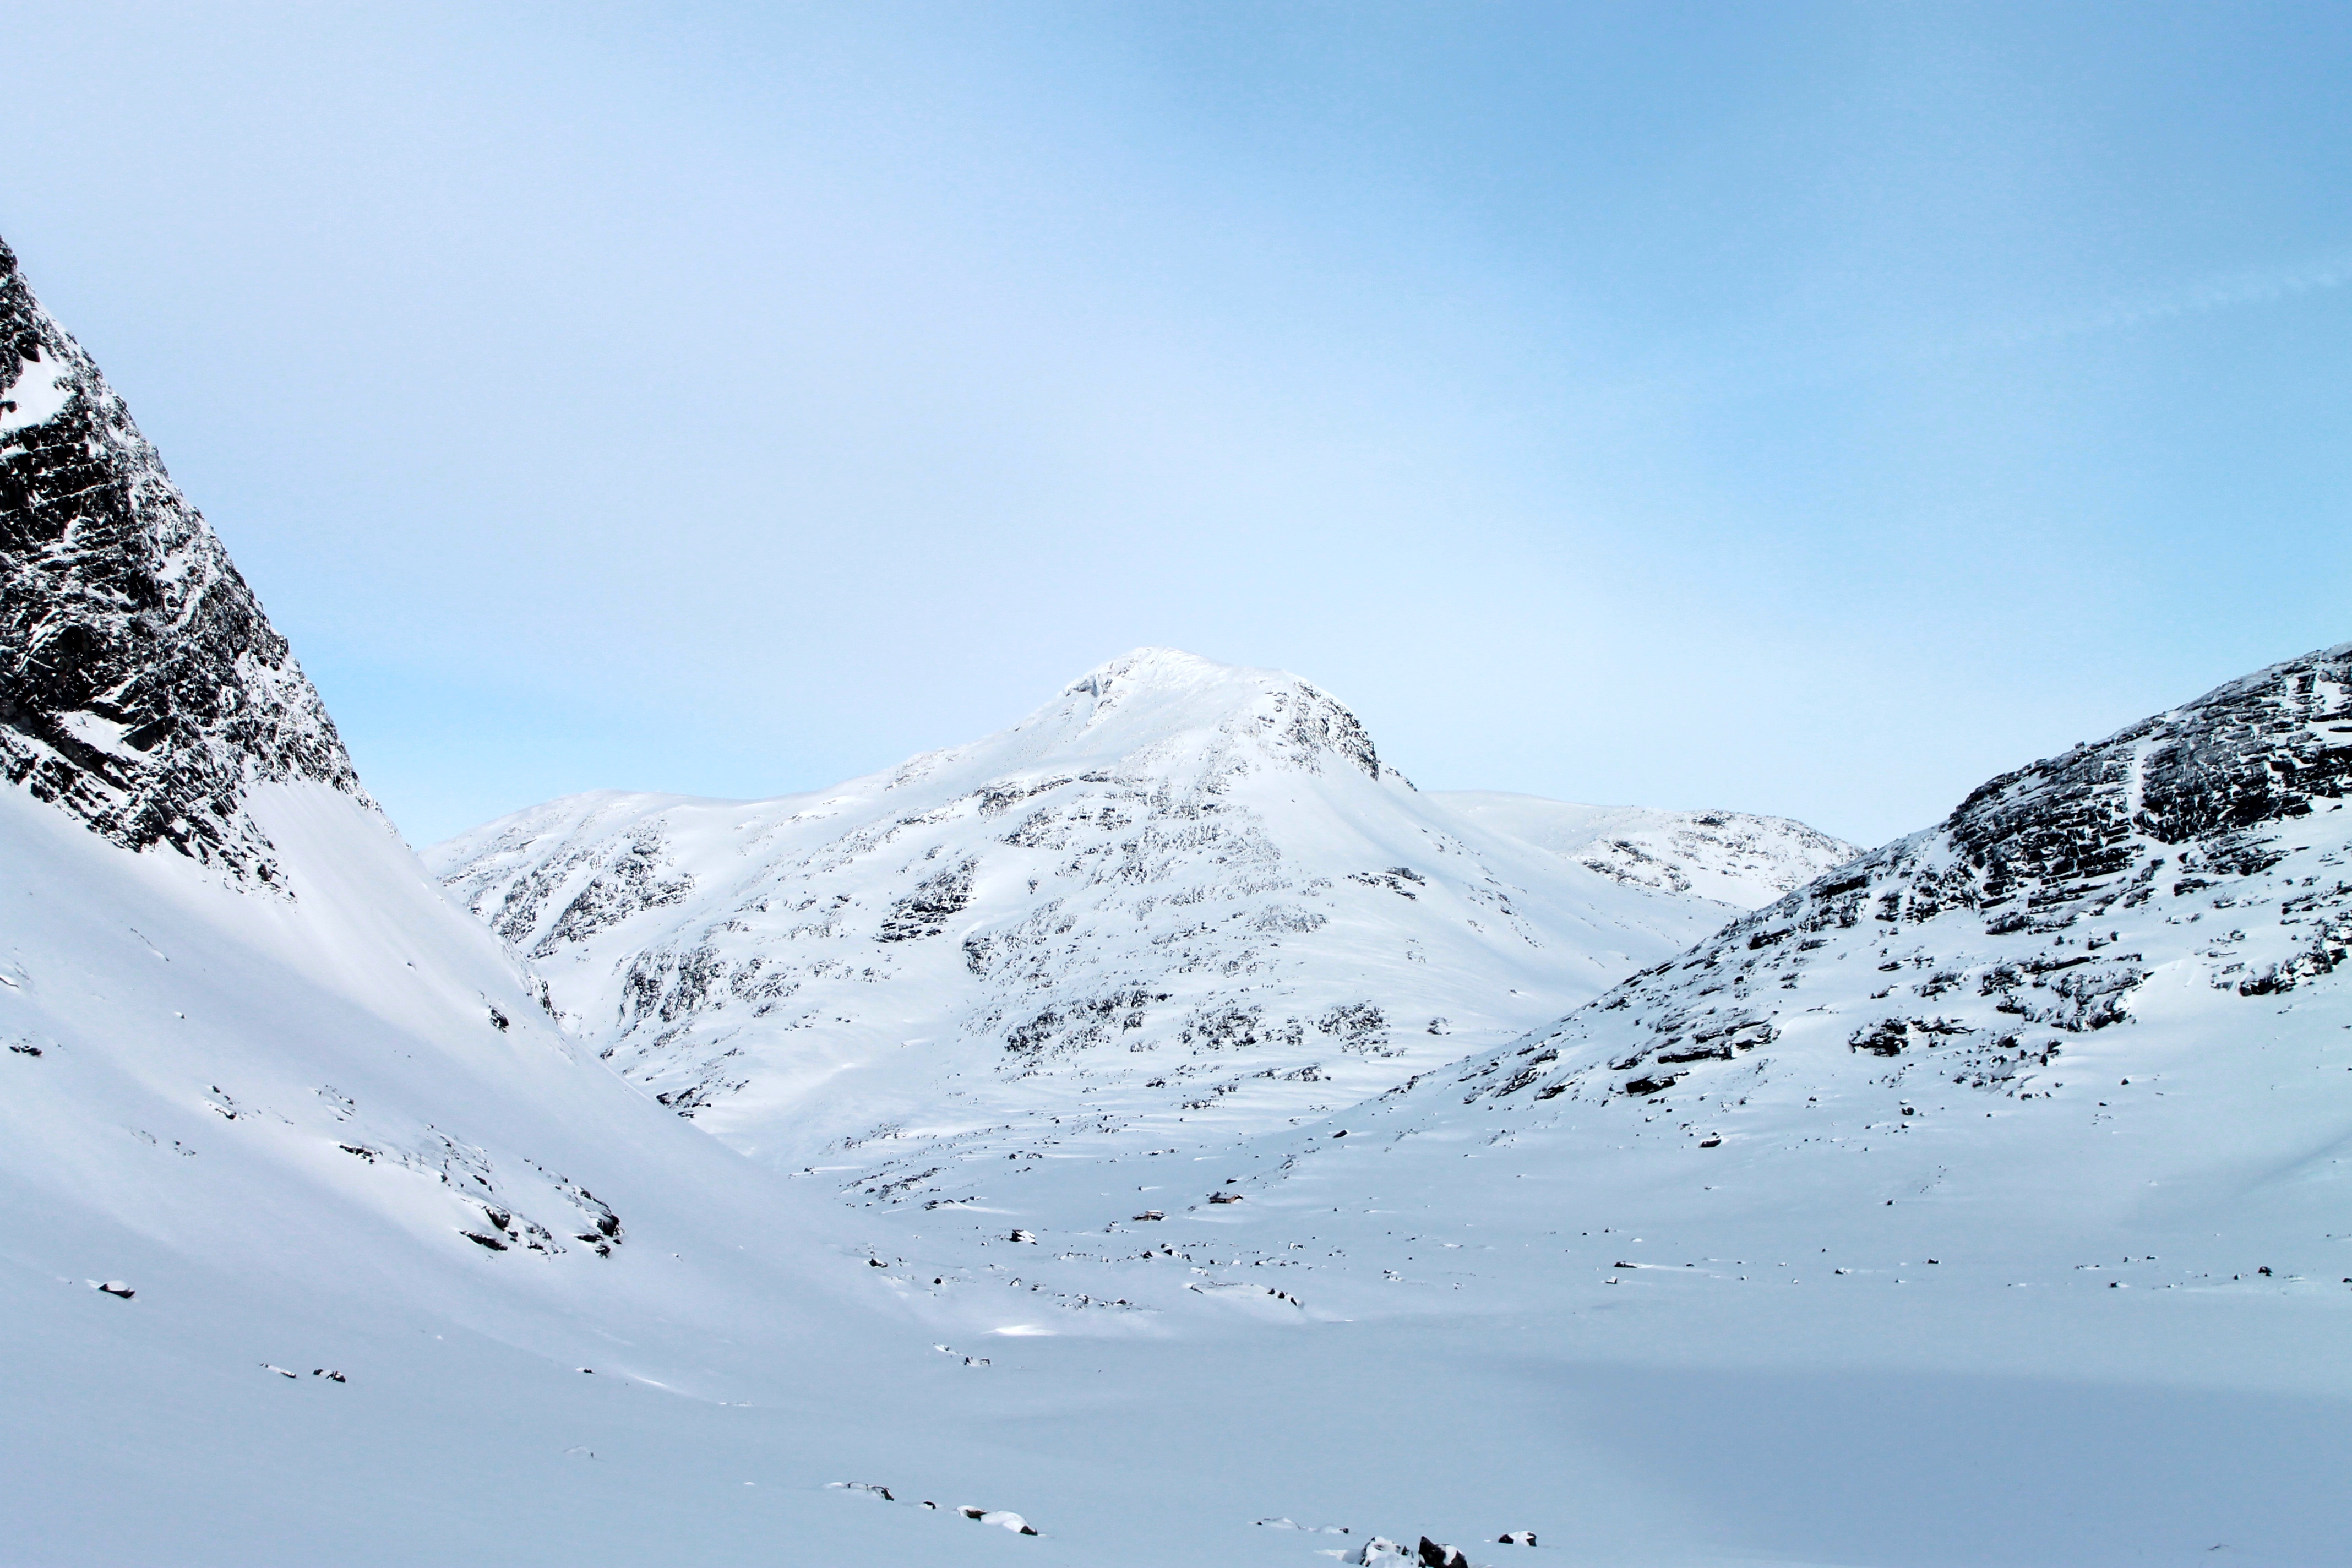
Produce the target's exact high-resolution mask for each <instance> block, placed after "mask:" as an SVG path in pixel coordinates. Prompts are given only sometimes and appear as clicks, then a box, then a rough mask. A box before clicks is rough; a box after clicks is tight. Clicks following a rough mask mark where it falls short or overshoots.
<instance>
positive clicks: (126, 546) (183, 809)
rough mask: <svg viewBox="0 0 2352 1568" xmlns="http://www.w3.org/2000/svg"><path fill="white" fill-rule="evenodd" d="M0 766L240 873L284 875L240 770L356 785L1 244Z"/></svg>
mask: <svg viewBox="0 0 2352 1568" xmlns="http://www.w3.org/2000/svg"><path fill="white" fill-rule="evenodd" d="M0 773H5V777H6V779H7V781H8V783H10V784H17V785H21V786H23V787H24V788H26V790H28V791H30V792H31V794H32V795H34V796H35V797H36V798H37V799H39V800H43V801H47V802H48V803H50V804H52V805H56V806H57V807H58V809H59V810H61V811H64V812H66V813H67V814H68V816H72V817H74V818H75V819H76V820H77V821H79V822H80V823H82V824H83V825H84V826H88V827H89V829H90V830H91V831H92V832H95V833H98V834H100V835H102V836H103V837H107V838H109V839H110V840H112V841H113V842H115V843H117V844H120V845H122V846H123V847H126V848H131V849H139V850H143V849H149V848H152V847H155V846H157V845H167V846H169V847H172V848H173V849H176V850H178V851H179V852H180V853H181V854H183V855H186V856H188V857H190V858H193V859H195V860H198V861H201V862H203V863H205V864H206V865H210V866H215V867H219V868H223V869H224V870H226V871H227V872H228V873H229V874H230V875H231V876H232V877H234V878H235V879H237V880H239V881H240V882H244V883H247V884H248V885H252V884H268V885H277V884H278V883H279V881H280V877H279V871H278V866H277V862H276V858H275V855H274V853H273V848H272V846H271V844H270V842H269V840H268V837H267V836H266V835H265V834H264V833H263V832H262V830H261V828H260V827H259V826H257V824H256V823H255V822H254V821H253V820H252V819H251V817H250V816H247V813H246V811H245V808H244V800H245V795H246V792H247V789H248V788H249V787H250V786H251V785H253V784H259V783H265V782H266V783H280V782H285V781H289V780H313V781H316V782H318V783H321V784H328V785H331V786H332V787H333V788H335V789H339V790H341V791H343V792H344V793H346V794H348V795H352V797H353V798H355V799H358V800H360V801H362V802H365V801H366V798H367V797H366V796H365V795H364V794H363V793H362V791H361V788H360V784H359V779H358V776H357V774H356V773H353V771H352V763H351V759H350V757H349V756H348V755H346V754H345V752H344V751H343V745H342V742H341V738H340V737H338V736H337V734H336V733H335V727H334V724H333V722H332V721H331V720H330V719H329V718H328V717H327V713H326V710H325V708H324V707H323V706H322V705H321V704H320V700H319V695H318V693H317V691H316V690H314V689H312V688H311V685H310V681H309V679H306V678H305V677H304V676H303V674H302V671H301V669H300V668H299V666H298V665H297V664H296V663H295V662H294V658H293V656H292V654H291V653H290V652H289V650H288V647H287V645H286V639H285V638H284V637H280V636H278V633H277V632H276V630H274V629H273V628H272V627H271V626H270V625H269V622H268V618H267V617H266V616H263V614H262V611H261V606H260V605H259V604H258V603H257V602H256V600H255V598H254V595H253V591H252V590H251V589H250V588H249V587H247V585H246V582H245V579H244V578H243V577H241V576H239V575H238V574H237V571H236V567H235V566H234V565H233V564H231V563H230V562H229V558H228V552H226V550H224V549H223V548H222V547H221V543H220V541H219V540H218V539H216V538H215V537H214V535H213V531H212V530H211V528H210V527H209V526H207V525H206V524H205V521H204V519H203V517H202V516H200V515H199V514H198V513H197V511H196V510H195V509H194V507H192V506H190V505H189V504H188V501H187V500H186V498H185V497H184V496H183V495H181V493H180V491H179V489H178V487H177V486H175V485H173V482H172V480H171V477H170V476H169V475H168V474H166V473H165V472H164V469H163V461H162V459H161V458H159V457H158V456H157V455H156V452H155V449H154V447H152V446H150V445H148V443H147V441H146V439H145V438H144V437H142V436H141V435H140V434H139V430H138V427H137V426H135V425H133V424H132V423H131V413H130V410H129V409H128V408H127V407H125V406H124V405H123V402H122V399H121V397H119V396H117V395H115V393H114V391H113V390H112V389H111V388H110V387H109V386H108V385H107V384H106V381H105V378H104V377H103V376H101V375H100V374H99V370H98V366H97V365H96V364H95V363H93V362H92V361H91V360H90V358H89V355H88V354H87V353H84V352H83V351H82V349H81V346H80V345H79V343H77V342H75V341H74V340H73V339H72V338H71V337H70V336H69V335H68V334H67V332H66V331H65V330H64V329H63V328H61V327H59V326H58V324H57V322H56V321H54V320H52V319H51V318H50V316H49V314H48V312H47V311H46V310H42V309H41V307H40V305H39V303H38V302H37V300H35V299H34V297H33V294H32V291H31V289H29V288H28V287H27V286H26V281H25V279H24V275H23V274H22V272H21V271H19V269H18V268H17V264H16V256H15V254H14V252H12V251H10V250H9V249H8V248H7V247H6V246H5V244H0Z"/></svg>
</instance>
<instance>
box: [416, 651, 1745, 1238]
mask: <svg viewBox="0 0 2352 1568" xmlns="http://www.w3.org/2000/svg"><path fill="white" fill-rule="evenodd" d="M427 854H428V858H429V860H430V861H431V863H432V864H433V865H434V866H435V867H436V869H437V870H438V871H439V873H440V874H441V876H442V877H443V879H444V881H445V884H446V886H447V887H448V888H449V889H451V890H452V892H453V893H455V894H456V895H457V897H458V898H459V899H461V900H463V901H464V902H465V903H466V904H467V906H468V907H469V908H471V909H472V910H474V911H475V912H476V913H477V914H478V916H480V917H481V918H482V919H483V920H484V921H487V922H488V924H489V925H490V926H491V928H492V929H493V930H494V931H497V932H498V933H499V936H500V937H502V938H503V939H504V940H505V941H506V942H508V943H509V946H510V947H511V949H512V950H513V951H514V952H517V953H518V954H520V955H521V956H522V957H523V958H524V959H525V960H526V961H527V962H529V963H530V964H531V965H533V966H534V968H535V969H536V971H537V972H538V973H539V974H540V975H541V978H542V979H543V980H544V982H545V984H546V985H547V987H548V996H549V999H550V1004H551V1006H553V1007H555V1008H556V1009H558V1010H559V1011H560V1012H561V1013H562V1016H564V1017H565V1018H566V1020H567V1021H568V1022H569V1023H570V1024H571V1026H572V1027H574V1028H576V1029H577V1030H578V1031H580V1033H581V1035H582V1036H583V1038H585V1039H587V1040H589V1041H591V1042H593V1045H594V1047H595V1048H596V1049H597V1050H598V1051H599V1052H600V1053H601V1054H603V1055H604V1057H605V1058H606V1059H608V1060H609V1061H611V1062H612V1063H613V1064H614V1067H615V1068H618V1069H620V1070H621V1071H622V1072H623V1073H624V1074H625V1075H626V1076H627V1077H629V1078H630V1079H633V1080H635V1081H636V1082H639V1083H641V1084H643V1085H645V1086H646V1088H647V1089H649V1090H650V1091H652V1092H653V1093H655V1094H656V1095H657V1096H659V1097H660V1098H661V1099H662V1100H664V1101H665V1102H666V1103H667V1104H670V1105H672V1106H674V1107H677V1109H678V1110H682V1111H685V1112H688V1113H689V1114H692V1115H694V1116H695V1117H696V1118H697V1119H698V1121H700V1122H701V1124H702V1125H704V1126H706V1127H708V1128H709V1129H710V1130H712V1131H715V1132H717V1133H718V1134H719V1136H721V1137H722V1138H725V1139H727V1140H729V1141H730V1142H735V1143H736V1144H737V1145H738V1146H739V1147H742V1148H746V1149H751V1150H756V1151H758V1152H761V1154H762V1155H763V1157H768V1158H772V1159H778V1160H785V1161H803V1162H813V1161H815V1160H818V1159H821V1158H824V1159H837V1158H840V1157H842V1156H850V1157H852V1158H854V1159H855V1160H856V1161H857V1162H861V1164H860V1165H859V1169H860V1171H861V1172H862V1174H861V1177H860V1180H861V1181H862V1182H863V1185H862V1186H859V1187H858V1191H859V1192H860V1193H861V1194H862V1193H863V1192H864V1190H865V1187H867V1186H878V1187H887V1188H890V1189H891V1191H892V1193H893V1194H894V1195H897V1196H900V1197H908V1198H911V1197H916V1196H920V1197H923V1198H924V1199H925V1201H932V1200H935V1199H938V1198H940V1197H941V1196H942V1194H945V1195H950V1196H952V1195H954V1194H950V1193H949V1191H948V1189H949V1188H950V1187H951V1186H952V1185H953V1183H954V1178H953V1176H952V1175H950V1174H943V1172H945V1171H947V1170H948V1169H950V1167H946V1166H943V1165H941V1163H940V1162H941V1161H942V1160H943V1159H945V1158H947V1157H948V1156H949V1155H950V1153H953V1154H957V1155H959V1156H972V1157H976V1156H977V1155H978V1154H980V1153H982V1152H990V1151H999V1150H1001V1149H1003V1148H1028V1147H1032V1146H1034V1145H1036V1144H1037V1143H1038V1142H1039V1141H1040V1140H1050V1141H1055V1142H1066V1141H1067V1140H1070V1139H1074V1138H1078V1137H1081V1136H1083V1137H1087V1138H1094V1137H1112V1138H1117V1137H1118V1136H1120V1135H1125V1134H1130V1133H1131V1134H1132V1135H1133V1136H1134V1137H1137V1138H1149V1137H1152V1136H1165V1135H1169V1134H1170V1133H1171V1131H1172V1130H1173V1129H1174V1128H1175V1127H1176V1126H1177V1125H1178V1124H1179V1123H1180V1122H1181V1123H1183V1124H1185V1125H1186V1127H1187V1130H1188V1131H1192V1124H1195V1123H1198V1124H1201V1125H1202V1126H1226V1125H1231V1126H1234V1127H1239V1128H1244V1129H1252V1128H1259V1127H1265V1126H1271V1125H1280V1124H1282V1123H1283V1122H1284V1121H1285V1120H1286V1119H1287V1118H1290V1117H1294V1116H1300V1117H1303V1116H1307V1115H1310V1114H1315V1113H1319V1112H1320V1111H1322V1110H1327V1109H1328V1108H1329V1107H1331V1106H1334V1105H1339V1104H1345V1103H1347V1102H1348V1101H1349V1100H1351V1099H1356V1098H1361V1097H1362V1096H1364V1095H1367V1094H1372V1093H1377V1092H1379V1091H1381V1089H1386V1088H1388V1087H1389V1086H1390V1085H1391V1084H1392V1083H1394V1082H1396V1081H1398V1080H1399V1079H1402V1078H1403V1077H1405V1076H1407V1075H1408V1074H1410V1073H1412V1072H1413V1071H1415V1070H1419V1069H1421V1068H1425V1067H1430V1066H1434V1065H1436V1064H1437V1063H1439V1062H1442V1061H1444V1060H1447V1059H1451V1058H1453V1057H1454V1056H1456V1055H1458V1054H1459V1053H1460V1051H1461V1050H1462V1048H1463V1047H1464V1046H1465V1044H1469V1043H1473V1042H1475V1041H1477V1040H1479V1039H1481V1038H1484V1039H1487V1040H1492V1041H1495V1042H1496V1043H1500V1042H1501V1041H1503V1040H1505V1039H1508V1038H1510V1037H1514V1036H1516V1035H1517V1034H1518V1033H1520V1032H1522V1031H1524V1030H1525V1029H1526V1028H1527V1027H1528V1026H1531V1025H1533V1024H1535V1023H1536V1022H1538V1021H1539V1020H1540V1019H1542V1018H1543V1017H1545V1016H1556V1015H1557V1012H1558V1011H1559V1007H1560V1005H1562V1004H1563V1003H1566V1004H1570V1005H1572V1004H1573V1003H1574V1002H1575V1001H1577V1000H1579V999H1580V998H1582V997H1584V996H1589V995H1591V994H1595V993H1597V992H1598V991H1599V990H1601V988H1602V987H1603V986H1605V985H1607V984H1610V983H1612V981H1614V980H1616V979H1617V978H1619V977H1620V976H1622V975H1623V974H1625V973H1629V972H1630V971H1631V970H1633V969H1634V968H1636V967H1638V966H1639V965H1640V964H1642V963H1646V962H1654V960H1655V959H1657V958H1660V957H1663V956H1664V954H1665V953H1666V952H1671V951H1673V950H1674V949H1675V948H1677V947H1679V946H1680V945H1681V944H1682V943H1684V942H1687V941H1688V940H1689V939H1690V938H1691V937H1693V936H1696V935H1697V934H1698V933H1700V932H1701V931H1705V930H1706V929H1708V928H1709V927H1711V926H1713V925H1714V924H1715V923H1716V922H1717V921H1718V920H1719V919H1720V918H1721V917H1722V915H1723V913H1724V912H1725V911H1724V910H1723V908H1722V906H1720V905H1717V904H1713V903H1709V902H1707V901H1706V900H1700V899H1696V898H1692V897H1684V896H1677V895H1675V893H1673V892H1671V891H1667V890H1663V889H1652V888H1648V887H1643V886H1638V885H1629V884H1628V883H1627V882H1626V881H1625V880H1624V879H1620V878H1616V877H1612V876H1603V875H1600V874H1597V873H1595V872H1593V871H1591V870H1589V869H1587V868H1584V867H1581V866H1579V865H1577V864H1575V863H1574V862H1572V861H1570V860H1566V859H1563V858H1560V857H1559V856H1557V855H1555V854H1552V853H1551V852H1549V850H1546V849H1541V848H1538V847H1535V846H1532V845H1529V844H1528V843H1525V842H1523V841H1521V840H1520V839H1518V838H1517V837H1507V836H1505V835H1501V834H1496V833H1492V832H1489V831H1487V830H1486V828H1485V827H1484V826H1481V825H1479V824H1478V823H1477V822H1476V821H1475V820H1474V819H1472V818H1469V817H1465V816H1464V815H1462V814H1461V813H1459V812H1457V811H1455V810H1454V809H1453V808H1452V807H1451V806H1450V805H1446V804H1445V803H1443V802H1441V801H1438V800H1435V799H1433V798H1432V797H1428V796H1424V795H1420V794H1419V793H1418V792H1416V791H1415V790H1414V789H1413V788H1412V785H1411V784H1409V783H1408V782H1407V781H1405V780H1404V779H1403V777H1402V775H1400V774H1399V773H1397V772H1396V771H1395V770H1394V769H1392V768H1390V767H1388V766H1386V765H1385V764H1383V763H1381V761H1380V758H1379V753H1378V752H1377V751H1376V750H1375V748H1374V745H1373V742H1372V741H1371V738H1370V736H1369V735H1368V734H1367V733H1366V732H1365V731H1364V728H1363V726H1362V724H1361V723H1360V722H1359V721H1357V719H1356V717H1355V716H1354V715H1353V714H1352V713H1350V712H1349V710H1347V709H1346V708H1345V707H1344V706H1343V705H1342V704H1340V703H1339V702H1338V701H1337V700H1334V699H1333V698H1332V697H1330V696H1329V695H1328V693H1325V692H1323V691H1321V690H1319V689H1317V688H1315V687H1314V686H1312V685H1310V684H1309V683H1307V682H1306V681H1304V680H1301V679H1298V678H1297V677H1296V676H1291V675H1286V674H1284V673H1281V672H1278V671H1271V670H1255V669H1244V668H1235V667H1232V666H1228V665H1221V664H1217V663H1214V662H1213V661H1211V660H1208V659H1203V658H1196V657H1194V656H1192V655H1189V654H1183V653H1178V652H1173V651H1171V650H1167V649H1159V648H1146V649H1140V650H1138V651H1137V652H1134V653H1131V654H1129V655H1126V656H1124V657H1123V658H1116V659H1113V660H1111V661H1109V662H1108V663H1107V664H1105V665H1102V666H1101V667H1099V668H1096V669H1094V670H1091V671H1089V672H1088V673H1087V674H1086V675H1085V676H1082V677H1081V678H1079V679H1077V680H1076V681H1074V682H1072V683H1071V684H1070V685H1069V686H1067V687H1066V688H1065V689H1064V690H1063V691H1062V692H1061V693H1060V694H1059V695H1057V696H1056V697H1055V699H1054V700H1051V701H1049V702H1048V703H1046V704H1045V706H1044V707H1042V708H1040V709H1038V710H1036V711H1035V712H1034V713H1032V714H1030V715H1029V716H1028V717H1027V718H1025V719H1024V720H1022V721H1020V722H1019V723H1017V724H1014V725H1013V726H1012V727H1011V728H1009V729H1007V730H1004V731H1000V732H999V733H997V734H995V735H992V736H989V737H987V738H985V739H983V740H981V741H978V742H972V743H971V744H969V745H964V746H959V747H953V748H950V749H948V750H944V751H939V752H927V753H925V754H923V755H921V756H919V757H916V758H914V759H912V760H911V761H909V762H908V763H904V764H902V765H900V766H899V767H897V768H894V769H891V770H887V772H884V773H877V774H874V775H872V776H871V777H869V778H866V779H859V780H853V781H851V782H850V783H848V784H843V785H840V786H839V787H838V788H835V789H833V790H828V791H823V792H818V793H816V794H814V795H803V796H793V797H789V798H786V799H782V800H776V801H768V802H759V803H753V804H750V805H733V804H726V803H719V802H710V801H691V800H684V799H678V798H676V797H664V796H646V795H586V796H579V797H575V798H572V799H570V800H563V801H557V802H553V803H551V804H549V805H544V806H541V807H538V808H535V809H534V810H531V811H527V812H523V813H520V814H518V815H517V816H512V817H509V818H507V819H505V820H503V821H500V822H497V823H493V824H490V825H489V826H487V827H484V828H481V829H478V830H477V831H475V832H473V833H470V834H467V835H466V836H464V837H460V838H458V839H456V840H453V841H452V842H450V843H449V844H446V845H443V846H440V847H437V848H436V849H433V850H430V851H428V852H427ZM1000 1157H1001V1156H1000ZM866 1164H871V1165H872V1166H873V1169H872V1170H870V1171H869V1170H866ZM900 1164H903V1165H906V1166H908V1167H909V1169H908V1170H907V1171H905V1172H899V1171H898V1166H899V1165H900ZM885 1167H887V1168H888V1169H887V1171H886V1170H885V1169H884V1168H885ZM900 1175H904V1176H906V1177H907V1178H908V1183H909V1184H908V1185H904V1186H900V1185H898V1178H899V1176H900ZM869 1178H870V1179H869Z"/></svg>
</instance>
